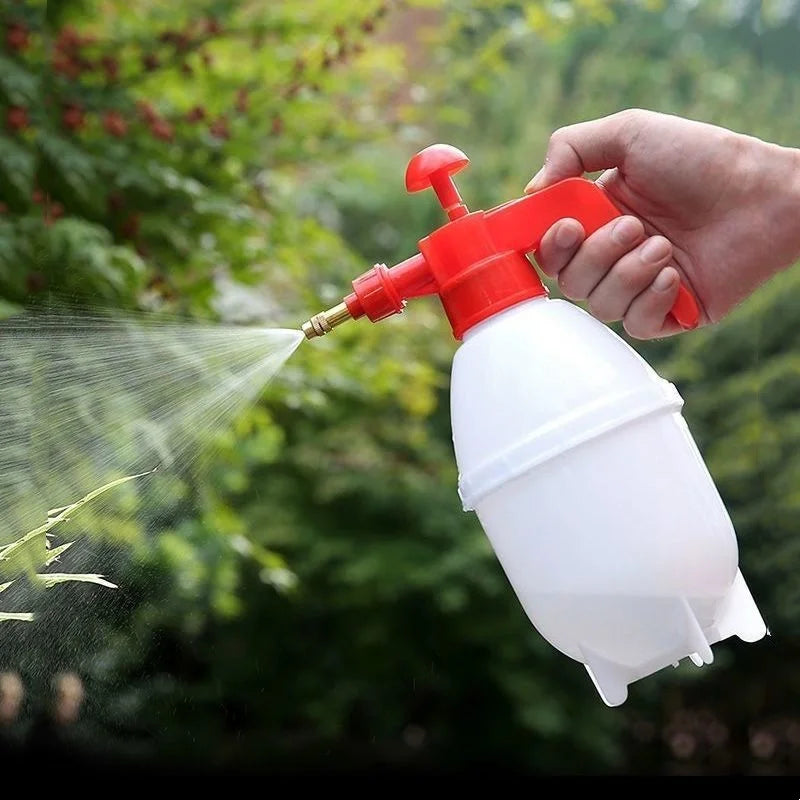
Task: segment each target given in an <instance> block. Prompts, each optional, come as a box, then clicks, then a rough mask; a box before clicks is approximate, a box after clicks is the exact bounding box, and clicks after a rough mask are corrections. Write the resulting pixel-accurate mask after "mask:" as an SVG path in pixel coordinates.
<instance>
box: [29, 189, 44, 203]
mask: <svg viewBox="0 0 800 800" xmlns="http://www.w3.org/2000/svg"><path fill="white" fill-rule="evenodd" d="M31 200H33V202H34V203H36V204H37V205H38V204H39V203H44V201H45V195H44V192H43V191H42V190H41V189H34V190H33V194H31Z"/></svg>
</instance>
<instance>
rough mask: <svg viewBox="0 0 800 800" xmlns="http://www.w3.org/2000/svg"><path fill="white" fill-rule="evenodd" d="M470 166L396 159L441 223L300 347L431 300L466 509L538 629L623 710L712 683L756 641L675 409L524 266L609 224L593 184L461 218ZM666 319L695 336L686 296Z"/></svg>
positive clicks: (454, 155)
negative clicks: (435, 303)
mask: <svg viewBox="0 0 800 800" xmlns="http://www.w3.org/2000/svg"><path fill="white" fill-rule="evenodd" d="M468 164H469V159H468V158H467V157H466V155H465V154H464V153H462V152H461V151H460V150H458V149H456V148H455V147H451V146H449V145H442V144H437V145H432V146H431V147H428V148H426V149H424V150H422V151H421V152H419V153H418V154H417V155H416V156H414V158H412V159H411V161H410V162H409V165H408V168H407V170H406V188H407V190H408V191H409V192H417V191H421V190H423V189H426V188H428V187H431V188H432V189H433V191H434V192H435V193H436V196H437V198H438V199H439V202H440V203H441V205H442V207H443V208H444V211H445V212H446V214H447V216H448V218H449V222H448V223H447V224H445V225H443V226H442V227H440V228H439V229H437V230H435V231H434V232H433V233H431V234H430V235H428V236H426V237H425V238H423V239H422V240H421V241H420V242H419V252H418V253H417V254H415V255H413V256H412V257H411V258H408V259H406V260H405V261H402V262H401V263H399V264H397V265H395V266H393V267H391V268H387V267H386V265H384V264H377V265H376V266H374V267H373V268H372V269H370V270H368V271H367V272H365V273H364V274H363V275H361V276H360V277H358V278H356V279H355V281H353V291H352V293H351V294H349V295H347V297H345V298H344V300H343V302H342V303H340V304H339V305H337V306H335V307H334V308H332V309H330V310H329V311H325V312H323V313H321V314H317V315H316V316H314V317H312V318H311V319H310V320H309V321H308V322H306V323H305V324H304V325H303V331H304V333H305V335H306V336H307V337H308V338H309V339H310V338H313V337H315V336H322V335H324V334H326V333H328V332H330V331H331V330H332V329H333V328H334V327H336V326H337V325H339V324H341V323H342V322H344V321H346V320H348V319H358V318H360V317H367V318H368V319H370V320H371V321H372V322H378V321H379V320H382V319H384V318H386V317H388V316H390V315H392V314H397V313H400V312H401V311H402V310H403V308H404V306H405V304H406V301H407V300H409V299H411V298H414V297H420V296H423V295H430V294H437V295H438V296H439V297H440V299H441V302H442V305H443V307H444V310H445V313H446V314H447V317H448V319H449V321H450V324H451V326H452V330H453V335H454V336H455V338H456V339H457V340H460V341H462V344H461V346H460V347H459V349H458V350H457V351H456V355H455V358H454V361H453V368H452V379H451V390H450V401H451V420H452V432H453V444H454V449H455V457H456V461H457V464H458V469H459V486H458V489H459V494H460V497H461V500H462V503H463V506H464V509H465V511H472V510H474V511H475V512H476V513H477V515H478V518H479V520H480V522H481V525H482V526H483V529H484V531H485V533H486V535H487V536H488V537H489V540H490V542H491V545H492V548H493V550H494V552H495V554H496V556H497V558H498V559H499V561H500V564H501V566H502V568H503V570H504V572H505V574H506V576H507V578H508V580H509V582H510V583H511V586H512V587H513V589H514V591H515V593H516V595H517V597H518V598H519V601H520V603H521V604H522V606H523V608H524V610H525V612H526V613H527V615H528V617H529V619H530V621H531V622H532V623H533V625H534V627H535V628H536V629H537V630H538V631H539V633H540V634H541V635H542V636H544V638H545V639H547V641H549V642H550V643H551V644H552V645H553V646H554V647H556V648H557V649H558V650H560V651H561V652H562V653H564V654H566V655H568V656H570V657H572V658H573V659H575V660H577V661H579V662H581V663H583V664H584V665H585V666H586V669H587V671H588V673H589V675H590V676H591V678H592V680H593V682H594V684H595V686H596V688H597V690H598V692H599V693H600V696H601V697H602V699H603V700H604V701H605V702H606V703H607V704H608V705H610V706H616V705H620V704H622V703H623V702H624V701H625V700H626V698H627V695H628V685H629V684H630V683H632V682H634V681H636V680H639V679H640V678H644V677H646V676H648V675H651V674H653V673H654V672H656V671H658V670H660V669H662V668H664V667H666V666H668V665H674V666H677V664H678V662H679V661H680V660H681V659H683V658H686V657H687V656H688V657H689V658H690V659H691V660H692V661H693V662H694V663H695V664H696V665H697V666H702V665H703V664H709V663H711V662H712V660H713V654H712V651H711V645H712V644H714V643H716V642H719V641H721V640H722V639H725V638H728V637H730V636H733V635H737V636H739V638H741V639H743V640H744V641H748V642H752V641H756V640H758V639H760V638H762V637H763V636H764V635H765V633H766V626H765V624H764V621H763V619H762V618H761V615H760V613H759V611H758V608H757V607H756V604H755V602H754V601H753V598H752V596H751V594H750V591H749V589H748V588H747V585H746V583H745V581H744V578H743V577H742V574H741V572H740V571H739V568H738V548H737V542H736V534H735V532H734V529H733V526H732V524H731V521H730V518H729V516H728V513H727V511H726V509H725V506H724V504H723V502H722V499H721V498H720V496H719V493H718V492H717V489H716V487H715V485H714V482H713V480H712V478H711V476H710V474H709V472H708V469H707V468H706V465H705V463H704V461H703V458H702V456H701V454H700V452H699V450H698V448H697V446H696V444H695V441H694V439H693V437H692V435H691V432H690V431H689V429H688V427H687V425H686V422H685V420H684V418H683V416H682V413H681V409H682V406H683V400H682V398H681V396H680V395H679V393H678V391H677V390H676V389H675V387H674V386H673V385H672V384H671V383H669V382H667V381H666V380H664V379H662V378H661V377H659V375H658V374H657V373H656V372H655V371H654V370H653V369H652V368H651V367H650V366H649V365H648V364H647V363H646V362H645V361H644V360H643V359H642V358H641V356H639V354H638V353H636V351H634V350H633V349H632V348H631V347H630V346H629V345H628V344H627V343H626V342H625V341H624V340H623V339H621V338H620V337H619V336H617V335H616V334H615V333H614V332H613V331H612V330H611V329H610V328H609V327H608V326H606V325H604V324H603V323H601V322H599V321H598V320H596V319H595V318H594V317H592V316H591V315H589V314H588V313H586V312H585V311H583V310H582V309H581V308H579V307H578V306H576V305H573V304H572V303H569V302H566V301H563V300H554V299H550V298H549V297H548V294H547V290H546V289H545V287H544V286H543V284H542V282H541V280H540V279H539V276H538V274H537V273H536V271H535V270H534V268H533V267H532V265H531V263H530V262H529V261H528V259H527V257H526V255H527V254H529V253H532V252H535V251H536V249H537V247H538V246H539V243H540V241H541V238H542V236H543V235H544V233H545V232H546V231H547V230H548V229H549V228H550V226H551V225H553V224H554V223H555V222H556V221H557V220H559V219H561V218H564V217H572V218H574V219H577V220H578V221H580V222H581V224H582V225H583V227H584V230H585V231H586V234H587V236H588V235H590V234H591V233H593V232H594V231H596V230H597V229H598V228H600V227H601V226H603V225H604V224H606V223H607V222H609V221H611V220H612V219H614V218H615V217H617V216H619V215H620V211H619V210H618V209H617V208H616V207H615V206H614V204H613V203H612V202H611V200H610V199H609V197H608V196H607V195H606V194H605V192H604V191H603V190H602V188H601V187H599V186H598V185H596V184H595V183H593V182H592V181H590V180H587V179H585V178H570V179H567V180H564V181H561V182H559V183H556V184H554V185H552V186H550V187H548V188H546V189H543V190H541V191H538V192H535V193H533V194H530V195H527V196H524V197H521V198H518V199H515V200H512V201H510V202H508V203H505V204H503V205H500V206H497V207H495V208H492V209H490V210H489V211H474V212H469V211H468V209H467V207H466V206H465V204H464V202H463V200H462V199H461V196H460V194H459V192H458V189H457V188H456V186H455V184H454V182H453V179H452V176H453V175H454V174H455V173H457V172H458V171H460V170H461V169H463V168H464V167H466V166H467V165H468ZM671 313H672V315H673V316H674V317H675V319H676V320H677V321H678V322H679V323H680V324H681V326H682V327H684V328H692V327H695V326H696V325H697V322H698V318H699V314H698V308H697V304H696V302H695V300H694V297H693V296H692V294H691V293H690V292H689V291H688V290H687V289H686V287H684V286H681V288H680V291H679V295H678V298H677V300H676V302H675V305H674V306H673V308H672V310H671Z"/></svg>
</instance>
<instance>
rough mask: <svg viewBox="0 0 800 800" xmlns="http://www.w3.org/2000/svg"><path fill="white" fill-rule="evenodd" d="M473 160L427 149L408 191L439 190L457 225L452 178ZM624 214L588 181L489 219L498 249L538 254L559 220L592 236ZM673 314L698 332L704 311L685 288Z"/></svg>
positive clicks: (523, 201)
mask: <svg viewBox="0 0 800 800" xmlns="http://www.w3.org/2000/svg"><path fill="white" fill-rule="evenodd" d="M468 164H469V158H467V156H466V155H465V154H464V153H463V152H462V151H461V150H459V149H457V148H455V147H452V146H451V145H446V144H439V145H433V146H431V147H426V148H425V149H424V150H422V151H421V152H420V153H417V155H416V156H414V158H412V159H411V161H410V162H409V164H408V169H407V170H406V189H407V190H408V191H409V192H418V191H422V190H423V189H426V188H428V187H429V186H430V187H431V188H432V189H433V190H434V192H435V193H436V196H437V197H438V199H439V202H440V203H441V205H442V207H443V208H444V210H445V211H446V212H447V214H448V216H449V217H450V219H451V220H456V219H459V218H460V217H463V216H465V215H466V214H467V213H468V210H467V207H466V206H465V205H464V203H463V201H462V199H461V196H460V194H459V192H458V189H457V188H456V186H455V183H454V182H453V179H452V175H454V174H455V173H457V172H459V171H460V170H462V169H464V167H466V166H467V165H468ZM619 216H622V212H621V211H620V210H619V209H618V208H617V207H616V206H615V205H614V203H613V202H612V201H611V199H610V198H609V197H608V195H607V194H606V192H605V191H603V189H602V188H601V187H600V186H598V185H597V184H596V183H594V182H592V181H590V180H587V179H586V178H567V179H566V180H563V181H559V182H558V183H555V184H553V185H551V186H548V187H547V188H546V189H542V190H540V191H538V192H534V193H532V194H529V195H525V196H524V197H520V198H518V199H516V200H512V201H510V202H508V203H505V204H503V205H501V206H497V207H496V208H493V209H490V210H489V211H487V212H486V214H485V219H486V224H487V226H488V228H489V231H490V234H491V238H492V241H493V242H494V243H495V245H496V247H497V248H498V249H502V250H512V251H516V252H518V253H530V252H533V251H535V250H537V249H538V247H539V244H540V243H541V239H542V237H543V236H544V234H545V233H546V232H547V230H548V229H549V228H550V227H551V226H552V225H553V224H555V223H556V222H557V221H558V220H559V219H564V218H565V217H571V218H573V219H577V220H578V222H580V223H581V225H582V226H583V229H584V231H585V232H586V235H587V236H589V235H591V234H592V233H594V232H595V231H596V230H598V229H599V228H601V227H602V226H603V225H605V224H606V223H608V222H610V221H611V220H612V219H615V218H616V217H619ZM670 313H671V315H672V316H673V317H674V318H675V320H676V321H677V322H678V324H679V325H680V326H681V327H682V328H684V329H687V330H689V329H692V328H696V327H697V325H698V323H699V320H700V311H699V309H698V306H697V301H696V300H695V298H694V296H693V295H692V293H691V292H690V291H689V289H688V288H687V287H686V286H685V285H684V284H683V283H681V285H680V288H679V290H678V297H677V299H676V300H675V303H674V305H673V306H672V309H671V310H670Z"/></svg>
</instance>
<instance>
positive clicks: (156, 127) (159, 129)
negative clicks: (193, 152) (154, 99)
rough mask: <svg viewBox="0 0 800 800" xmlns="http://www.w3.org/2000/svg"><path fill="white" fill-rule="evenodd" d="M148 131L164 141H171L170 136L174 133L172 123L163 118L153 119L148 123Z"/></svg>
mask: <svg viewBox="0 0 800 800" xmlns="http://www.w3.org/2000/svg"><path fill="white" fill-rule="evenodd" d="M150 133H152V134H153V136H155V137H156V139H161V140H162V141H164V142H170V141H172V137H173V136H174V135H175V131H174V129H173V127H172V125H170V124H169V122H167V121H166V120H165V119H157V120H154V121H153V122H152V123H151V125H150Z"/></svg>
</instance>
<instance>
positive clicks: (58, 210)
mask: <svg viewBox="0 0 800 800" xmlns="http://www.w3.org/2000/svg"><path fill="white" fill-rule="evenodd" d="M63 216H64V206H62V205H61V203H50V204H49V205H46V206H45V209H44V224H45V225H52V224H53V223H54V222H55V221H56V220H58V219H61V217H63Z"/></svg>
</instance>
